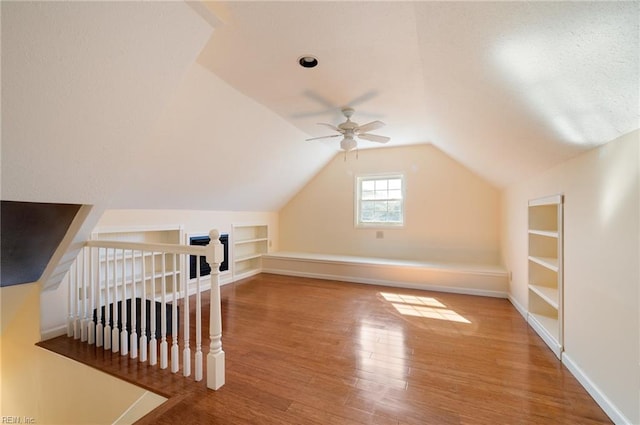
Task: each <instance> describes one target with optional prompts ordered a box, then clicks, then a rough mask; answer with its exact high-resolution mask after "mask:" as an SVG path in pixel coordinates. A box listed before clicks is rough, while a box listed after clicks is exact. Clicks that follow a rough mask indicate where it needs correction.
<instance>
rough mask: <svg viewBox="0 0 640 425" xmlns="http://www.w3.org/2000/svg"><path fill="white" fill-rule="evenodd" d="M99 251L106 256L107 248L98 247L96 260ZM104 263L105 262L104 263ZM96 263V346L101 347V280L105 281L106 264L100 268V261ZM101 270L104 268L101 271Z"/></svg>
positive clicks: (102, 337) (102, 340)
mask: <svg viewBox="0 0 640 425" xmlns="http://www.w3.org/2000/svg"><path fill="white" fill-rule="evenodd" d="M101 252H104V256H105V257H106V256H107V250H106V249H104V250H103V249H102V248H98V260H100V256H101V254H100V253H101ZM105 264H106V263H105ZM97 265H98V280H97V281H96V286H95V288H96V299H97V302H96V322H97V323H96V347H102V345H103V344H104V325H103V324H102V320H103V316H102V288H103V286H104V285H102V282H106V281H107V277H106V265H105V268H104V269H103V268H102V265H101V264H100V263H97ZM103 270H105V271H104V272H103Z"/></svg>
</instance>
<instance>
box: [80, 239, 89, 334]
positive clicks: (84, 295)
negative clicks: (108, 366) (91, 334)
mask: <svg viewBox="0 0 640 425" xmlns="http://www.w3.org/2000/svg"><path fill="white" fill-rule="evenodd" d="M78 256H79V259H80V266H81V272H80V276H81V279H82V281H81V282H80V285H81V288H80V292H81V294H82V302H81V311H82V314H81V317H82V319H81V320H80V341H82V342H86V341H87V326H88V323H89V321H88V320H87V268H86V263H87V258H86V255H85V250H84V248H83V249H81V250H80V253H79V254H78Z"/></svg>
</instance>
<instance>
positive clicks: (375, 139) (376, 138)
mask: <svg viewBox="0 0 640 425" xmlns="http://www.w3.org/2000/svg"><path fill="white" fill-rule="evenodd" d="M358 137H359V138H361V139H364V140H369V141H371V142H378V143H387V142H388V141H389V140H391V138H390V137H387V136H377V135H375V134H366V133H365V134H358Z"/></svg>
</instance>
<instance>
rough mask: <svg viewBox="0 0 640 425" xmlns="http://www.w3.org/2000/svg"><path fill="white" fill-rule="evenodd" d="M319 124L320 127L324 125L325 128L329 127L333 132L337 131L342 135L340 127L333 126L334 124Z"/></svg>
mask: <svg viewBox="0 0 640 425" xmlns="http://www.w3.org/2000/svg"><path fill="white" fill-rule="evenodd" d="M317 124H318V125H324V126H325V127H329V128H330V129H331V130H333V131H337V132H340V133H342V130H340V129H339V128H338V127H336V126H335V125H333V124H327V123H326V122H319V123H317Z"/></svg>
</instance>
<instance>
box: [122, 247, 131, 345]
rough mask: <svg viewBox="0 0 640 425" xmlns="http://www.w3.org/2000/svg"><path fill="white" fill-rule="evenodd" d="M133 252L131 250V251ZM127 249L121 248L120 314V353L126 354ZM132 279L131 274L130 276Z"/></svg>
mask: <svg viewBox="0 0 640 425" xmlns="http://www.w3.org/2000/svg"><path fill="white" fill-rule="evenodd" d="M132 253H133V251H132ZM126 260H127V251H125V250H124V249H123V250H122V301H120V302H121V304H120V305H121V306H122V310H121V312H122V314H121V315H120V321H121V322H122V328H121V329H120V354H121V355H123V356H126V355H127V354H129V331H127V313H128V308H127V261H126ZM131 264H132V265H133V254H132V256H131ZM131 278H132V279H133V275H132V276H131Z"/></svg>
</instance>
